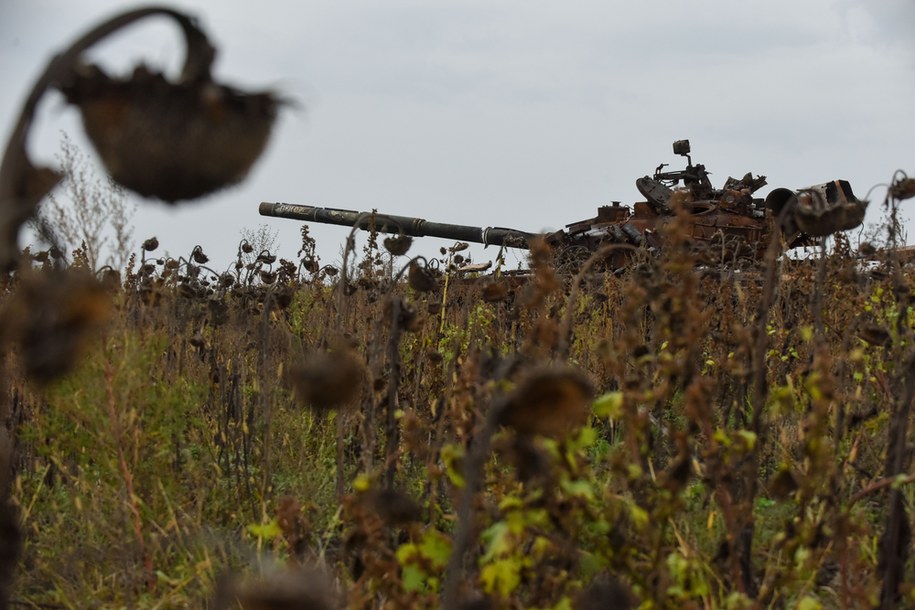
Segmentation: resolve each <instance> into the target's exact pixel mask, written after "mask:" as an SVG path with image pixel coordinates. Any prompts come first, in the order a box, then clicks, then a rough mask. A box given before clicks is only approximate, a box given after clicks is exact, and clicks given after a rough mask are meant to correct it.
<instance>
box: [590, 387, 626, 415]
mask: <svg viewBox="0 0 915 610" xmlns="http://www.w3.org/2000/svg"><path fill="white" fill-rule="evenodd" d="M592 408H593V409H594V414H595V415H597V416H598V417H607V418H610V419H619V418H620V417H621V416H622V415H623V393H622V392H607V393H606V394H604V395H603V396H600V397H598V398H597V400H595V401H594V405H593V407H592Z"/></svg>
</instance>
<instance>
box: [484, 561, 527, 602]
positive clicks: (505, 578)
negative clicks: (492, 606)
mask: <svg viewBox="0 0 915 610" xmlns="http://www.w3.org/2000/svg"><path fill="white" fill-rule="evenodd" d="M480 580H481V581H483V590H484V591H485V592H486V593H498V594H499V595H500V596H502V597H503V598H507V597H508V596H510V595H511V594H512V592H513V591H514V590H515V589H517V588H518V585H519V584H521V562H520V561H519V560H518V559H517V558H515V557H510V558H508V559H500V560H498V561H494V562H493V563H490V564H487V565H485V566H483V569H482V570H480Z"/></svg>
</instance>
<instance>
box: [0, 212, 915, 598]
mask: <svg viewBox="0 0 915 610" xmlns="http://www.w3.org/2000/svg"><path fill="white" fill-rule="evenodd" d="M888 206H889V207H888V209H890V207H892V209H893V210H895V207H894V206H895V200H893V199H892V197H888ZM302 236H303V239H302V248H301V250H300V251H299V253H298V256H297V258H296V259H294V260H291V261H290V260H283V259H278V258H277V257H276V256H275V254H273V253H271V252H269V251H266V250H264V251H260V252H258V251H256V249H254V248H253V246H252V245H250V244H249V243H248V242H246V241H243V242H242V243H241V244H240V245H239V251H238V259H237V261H229V262H228V266H227V267H225V266H224V265H225V264H226V263H225V262H223V263H221V264H220V265H216V264H214V262H213V261H210V260H208V258H207V256H206V255H205V254H204V252H203V250H202V249H200V248H197V249H195V250H194V251H193V252H191V253H189V254H188V255H187V256H186V257H183V256H181V257H177V258H175V257H167V256H160V254H159V250H160V246H159V243H158V240H156V239H149V240H147V241H146V242H145V243H144V244H143V246H142V248H141V249H140V250H139V251H138V252H137V253H136V254H135V255H134V256H133V257H132V258H131V260H130V262H129V263H128V265H127V266H126V268H125V269H122V270H113V269H111V268H107V269H105V270H104V271H101V272H96V271H95V270H93V269H90V268H89V265H88V264H87V261H86V259H85V256H83V257H81V256H80V252H77V253H76V256H75V257H74V260H73V261H72V262H70V263H68V264H64V263H63V262H62V261H61V260H60V259H58V258H55V255H57V254H58V253H56V252H40V253H30V254H29V258H30V260H31V264H30V265H28V266H26V267H23V268H20V270H19V271H17V272H16V273H11V274H8V275H6V276H4V279H3V280H2V290H3V292H2V307H3V316H4V327H3V328H4V337H3V340H4V345H6V346H7V347H6V349H5V352H4V362H3V366H4V369H3V380H2V381H3V383H4V387H3V392H4V393H5V395H6V396H7V398H8V400H7V401H6V404H7V410H6V412H5V413H4V414H3V416H4V418H5V421H6V422H7V423H8V426H9V430H10V433H9V435H8V437H6V436H5V437H4V438H3V439H2V440H3V441H4V442H5V443H6V444H7V445H11V449H10V450H8V451H6V455H8V456H9V458H8V461H9V462H10V463H9V464H6V467H7V468H6V469H5V470H6V471H9V472H11V473H12V474H11V476H10V477H9V480H8V481H4V484H5V485H6V486H8V489H9V502H8V503H7V504H6V506H5V508H4V511H3V515H2V517H3V518H2V524H0V529H2V532H3V546H2V549H0V551H2V552H0V563H2V566H3V576H4V587H5V595H6V596H7V599H8V603H9V604H10V605H15V606H19V607H29V608H85V607H125V608H184V607H199V608H239V607H240V608H249V609H253V608H277V609H279V608H315V609H317V608H338V607H349V608H446V609H449V610H452V609H457V608H463V609H470V608H481V609H482V608H553V609H557V610H558V609H572V608H582V609H586V608H645V609H647V608H681V609H685V608H703V609H705V608H708V609H711V608H733V609H741V608H802V609H804V610H812V609H815V608H872V607H875V606H881V607H885V608H890V607H902V606H905V605H907V604H915V590H913V588H912V582H915V579H913V578H912V563H911V559H910V557H909V555H910V550H911V547H912V537H911V523H912V517H911V511H912V501H913V486H912V483H913V481H915V476H913V475H912V474H911V473H912V470H911V460H910V457H911V452H912V442H913V437H912V435H911V434H910V433H909V431H908V430H909V427H910V425H911V419H912V417H911V414H910V405H911V402H912V399H913V393H915V350H913V341H912V329H913V322H915V318H913V315H912V307H911V305H912V301H913V294H915V293H913V281H915V277H913V273H912V270H911V268H909V267H907V266H905V265H904V264H902V261H900V260H898V258H897V257H896V256H895V255H893V254H892V253H889V254H887V253H886V251H882V253H881V252H880V251H878V252H876V253H874V254H873V255H872V256H871V259H872V261H871V262H870V263H869V264H863V263H862V260H861V258H860V256H858V255H859V253H860V252H859V250H858V249H854V250H852V249H851V248H850V247H849V246H848V244H847V242H846V241H845V240H844V239H843V238H842V236H841V235H840V236H838V237H837V238H836V239H835V247H834V248H832V250H831V252H830V253H829V254H828V255H827V256H824V257H822V258H820V259H818V260H814V261H804V262H801V261H792V260H790V259H788V258H779V257H775V256H774V255H773V256H770V257H768V258H767V260H763V261H759V264H758V265H756V266H755V267H753V268H752V269H749V270H747V269H744V270H721V269H714V270H711V269H702V268H701V267H700V266H697V265H696V263H695V258H694V257H695V256H696V255H695V252H694V250H693V249H691V248H690V245H689V244H688V243H686V242H685V241H684V240H683V239H680V238H678V237H677V227H676V226H674V227H673V228H671V229H670V235H668V238H669V240H670V244H671V245H670V247H669V248H668V249H667V250H666V251H665V253H664V254H662V255H661V256H660V257H649V256H640V255H637V256H635V257H634V258H633V261H632V264H631V265H630V266H629V267H628V269H627V270H626V271H625V272H623V273H617V274H614V273H607V272H598V271H597V269H598V267H599V265H586V266H585V267H583V268H582V270H581V271H580V272H578V273H577V274H571V275H570V274H566V273H557V272H556V271H555V267H554V265H553V255H554V253H552V252H550V250H549V249H548V248H547V247H545V246H542V245H540V246H535V247H533V248H532V250H531V257H530V263H531V269H532V271H531V274H530V275H529V276H526V277H517V276H513V275H511V274H504V275H503V274H499V273H496V274H495V275H493V276H487V277H483V278H478V279H475V280H473V279H468V278H466V277H462V276H459V275H458V274H457V273H455V272H454V268H455V264H456V263H457V262H460V257H461V254H460V251H461V248H460V246H455V247H452V248H446V249H443V250H442V255H441V259H440V260H435V261H433V260H427V259H426V258H424V257H416V258H411V255H410V252H409V245H410V244H409V243H406V242H404V240H400V241H398V240H392V239H389V240H387V241H386V242H382V237H381V236H374V235H373V236H372V237H371V238H370V239H369V241H368V243H367V244H366V245H365V247H364V248H362V249H361V250H358V251H354V248H352V247H348V248H347V254H346V257H345V259H344V263H343V265H342V268H341V269H336V268H333V267H329V266H321V264H320V262H319V261H318V260H317V257H316V256H315V255H314V242H313V240H312V239H311V238H310V237H309V235H308V232H307V229H303V233H302ZM350 245H351V244H350ZM862 250H864V251H865V253H870V251H869V249H868V248H866V247H865V248H862Z"/></svg>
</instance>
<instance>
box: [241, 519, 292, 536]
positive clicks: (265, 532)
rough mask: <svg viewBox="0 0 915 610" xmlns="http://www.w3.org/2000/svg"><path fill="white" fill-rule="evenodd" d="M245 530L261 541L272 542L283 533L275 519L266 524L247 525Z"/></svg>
mask: <svg viewBox="0 0 915 610" xmlns="http://www.w3.org/2000/svg"><path fill="white" fill-rule="evenodd" d="M246 529H247V530H248V533H249V534H251V535H252V536H254V537H255V538H260V539H261V540H273V539H274V538H276V537H277V536H279V535H280V534H282V533H283V530H281V529H280V524H279V523H278V522H277V520H276V519H271V520H270V521H267V522H266V523H249V524H248V527H247V528H246Z"/></svg>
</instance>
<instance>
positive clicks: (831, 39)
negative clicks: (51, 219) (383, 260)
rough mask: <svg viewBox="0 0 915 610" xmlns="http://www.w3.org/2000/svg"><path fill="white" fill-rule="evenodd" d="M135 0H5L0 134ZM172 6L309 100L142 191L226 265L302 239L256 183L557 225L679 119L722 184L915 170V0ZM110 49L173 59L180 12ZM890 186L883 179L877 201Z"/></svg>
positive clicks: (167, 62)
mask: <svg viewBox="0 0 915 610" xmlns="http://www.w3.org/2000/svg"><path fill="white" fill-rule="evenodd" d="M130 6H132V5H128V4H126V3H122V2H105V1H102V0H67V1H63V0H60V1H57V2H51V1H48V0H0V74H2V75H3V85H4V86H3V88H2V90H0V129H2V133H3V138H4V140H5V138H6V137H8V134H9V129H10V128H11V126H12V123H13V121H14V119H15V117H16V115H17V114H18V111H19V107H20V105H21V103H22V100H23V97H24V95H25V93H26V92H27V89H28V87H29V86H30V85H31V83H32V82H33V81H34V79H35V78H36V77H37V76H38V74H39V73H40V71H41V70H42V69H43V67H44V65H45V63H46V62H47V60H48V59H49V57H50V56H51V55H52V53H54V52H55V51H58V50H60V49H62V48H64V47H65V46H66V45H68V44H69V43H70V42H71V41H72V40H73V39H74V38H75V37H76V36H77V35H79V34H81V33H82V32H83V31H84V30H85V29H86V28H88V27H90V26H91V25H93V24H94V23H96V22H98V21H99V20H100V19H102V18H105V17H108V16H110V15H111V14H113V13H114V12H115V11H121V10H125V9H126V8H128V7H130ZM172 6H174V7H175V8H179V9H184V10H186V11H189V12H191V13H193V14H195V15H196V16H198V17H199V19H200V22H201V24H202V26H203V27H204V29H205V31H206V32H207V33H208V34H209V35H210V37H211V38H212V39H213V40H214V41H215V43H216V44H217V45H218V47H219V49H220V54H219V57H218V59H217V65H216V73H217V76H218V78H219V79H221V80H224V81H225V82H227V83H229V84H234V85H237V86H240V87H242V88H247V89H252V90H256V89H263V88H272V89H276V90H277V91H280V92H282V93H283V94H285V95H288V96H291V97H293V98H295V99H297V100H298V101H299V102H300V103H301V106H302V109H301V110H299V111H287V112H284V113H283V115H282V116H281V118H280V120H279V121H278V124H277V128H276V131H275V133H274V136H273V139H272V141H271V144H270V147H269V149H268V150H267V153H266V154H265V155H264V157H263V158H262V159H261V160H260V162H259V163H258V164H257V165H256V166H255V167H254V169H253V171H252V173H251V175H250V177H249V179H248V180H247V181H245V182H244V183H243V184H242V185H241V186H239V187H236V188H234V189H231V190H226V191H222V192H219V193H216V194H215V195H213V196H211V197H209V198H207V199H205V200H202V201H197V202H190V203H187V204H185V205H183V206H180V207H177V208H169V207H166V206H165V205H163V204H161V203H158V202H155V201H140V208H139V210H138V213H137V215H136V217H135V221H136V222H135V224H136V235H135V237H136V239H137V240H138V241H139V240H142V239H144V238H146V237H149V236H152V235H156V236H158V237H159V239H160V241H161V242H162V244H163V248H165V249H168V250H169V251H170V252H171V253H172V254H176V255H177V254H182V253H187V252H190V250H191V249H192V247H193V246H194V245H195V244H201V245H202V246H203V247H204V250H205V251H206V252H208V253H209V254H210V255H211V257H212V258H214V259H215V260H216V261H225V266H228V264H229V262H230V259H231V258H232V257H233V256H234V253H235V249H236V247H237V243H238V240H239V237H240V231H241V230H242V229H243V228H245V227H247V228H250V229H256V228H257V227H258V226H259V225H261V224H264V223H269V226H270V227H271V230H279V241H280V244H281V249H280V255H282V256H286V257H292V256H294V254H295V251H296V250H297V247H298V226H299V225H298V223H296V222H294V221H284V220H278V219H265V218H263V217H261V216H259V215H258V213H257V207H258V204H259V203H260V202H261V201H286V202H300V203H308V204H313V205H326V206H330V207H339V208H348V209H358V210H370V209H372V208H377V209H378V210H379V211H382V212H389V213H396V214H404V215H415V216H422V217H424V218H426V219H429V220H440V221H445V222H454V223H464V224H474V225H476V224H483V225H494V226H510V227H514V228H518V229H524V230H530V231H537V230H543V229H557V228H561V227H562V226H563V225H565V224H567V223H571V222H573V221H576V220H580V219H584V218H588V217H590V216H593V215H594V214H595V208H596V207H597V206H598V205H601V204H605V203H609V202H610V201H612V200H620V201H622V202H624V203H631V202H633V201H635V200H638V199H640V196H639V194H638V191H637V190H636V188H635V179H636V178H638V177H640V176H642V175H645V174H648V173H651V172H652V171H653V169H654V168H655V166H657V165H658V164H659V163H661V162H666V163H671V165H672V167H674V166H676V164H678V163H679V161H680V159H679V158H677V157H675V156H674V155H673V154H672V151H671V143H672V142H673V141H674V140H678V139H684V138H688V139H689V140H690V141H691V143H692V150H693V155H692V156H693V160H694V162H701V163H704V164H705V165H706V167H707V168H708V169H709V170H710V171H711V172H712V181H713V183H714V184H716V185H720V184H721V183H722V182H723V181H724V180H725V178H727V177H728V176H729V175H733V176H742V175H743V174H745V173H746V172H748V171H752V172H754V173H757V174H764V175H766V176H768V180H769V186H767V187H765V188H764V189H763V190H762V191H761V194H763V195H764V194H765V193H767V192H768V191H769V190H770V189H771V188H775V187H780V186H785V187H791V188H799V187H804V186H809V185H811V184H816V183H821V182H825V181H827V180H831V179H833V178H845V179H848V180H849V181H850V182H851V184H852V186H853V188H854V189H855V192H856V193H857V194H858V195H859V196H860V197H863V196H864V195H865V194H866V193H867V192H868V190H869V189H870V188H871V187H872V186H874V185H876V184H879V183H885V182H887V181H889V179H890V178H891V176H892V174H893V172H894V171H895V170H896V169H905V170H906V171H908V172H909V173H912V172H915V154H913V147H915V116H913V110H912V108H913V107H915V36H913V35H912V30H913V27H915V2H913V1H912V0H804V1H803V2H799V1H797V0H744V1H740V2H735V1H733V0H693V1H691V2H686V1H684V0H654V1H652V2H632V1H622V0H583V1H572V0H570V1H568V2H556V1H553V2H547V1H543V0H523V1H522V0H509V1H498V0H486V1H481V0H461V1H456V0H436V1H430V0H364V1H343V0H335V1H331V0H295V1H292V0H289V1H271V0H260V1H259V2H250V1H240V0H218V1H217V0H209V1H207V0H198V1H182V2H175V3H173V4H172ZM93 57H94V58H96V59H97V60H98V61H100V62H101V63H103V64H105V65H107V66H110V67H112V68H114V69H119V70H121V71H126V70H127V69H128V68H129V67H130V66H132V65H134V64H135V63H137V62H139V61H144V62H147V63H149V64H152V65H155V66H162V67H165V68H167V69H168V70H170V71H172V73H174V71H175V69H176V68H177V66H178V65H179V64H180V62H181V61H182V59H183V50H182V46H181V41H180V38H179V37H178V35H177V33H176V32H175V28H174V27H173V26H172V24H171V23H170V22H167V21H166V20H164V19H161V20H160V19H150V20H149V22H148V24H146V25H144V24H143V23H141V24H138V25H136V26H134V27H132V28H131V29H129V30H127V31H126V32H125V33H124V34H123V35H121V36H120V37H119V38H117V39H116V40H114V41H113V42H111V43H106V44H105V45H103V46H100V47H99V48H98V50H97V52H95V53H94V54H93ZM62 130H63V131H65V132H67V133H68V134H70V135H71V137H72V138H73V139H74V140H75V141H76V142H77V143H82V142H84V141H85V140H84V138H83V135H82V131H81V127H80V125H79V122H78V119H77V117H76V115H75V112H74V111H73V110H70V109H67V108H66V107H65V106H64V105H63V104H62V103H61V101H60V99H59V98H56V97H49V99H48V102H47V103H45V104H44V105H43V107H42V110H41V113H40V120H39V122H38V125H37V129H36V131H35V133H34V137H33V140H32V146H31V149H32V152H33V157H35V158H37V159H38V160H39V161H41V162H44V163H51V162H53V160H54V155H55V154H56V152H57V151H59V148H60V138H61V135H60V132H61V131H62ZM87 148H88V146H87ZM884 193H885V190H884V189H876V190H874V192H873V193H872V198H873V199H875V200H876V201H875V202H874V203H873V204H872V206H871V208H872V209H871V210H870V211H869V213H868V221H869V222H876V221H878V220H879V219H880V209H879V208H880V205H879V204H880V203H881V202H882V200H883V196H884ZM907 216H909V215H908V214H907ZM910 232H912V233H913V235H912V237H910V238H909V243H913V241H915V229H913V230H911V231H910ZM313 234H314V235H316V236H317V237H318V240H319V251H320V253H321V255H322V258H323V259H324V262H334V261H335V260H337V259H339V251H340V247H341V244H342V242H343V241H344V238H345V234H346V230H345V229H343V228H340V227H316V228H315V229H314V230H313ZM430 244H431V245H430V246H429V247H432V248H436V249H437V248H438V247H439V246H441V245H447V243H446V242H441V241H438V240H430ZM473 252H474V258H475V259H476V260H484V259H486V258H487V257H488V256H490V255H494V250H492V249H490V250H486V251H484V250H483V249H482V248H476V249H474V250H473ZM218 266H219V265H218Z"/></svg>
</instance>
